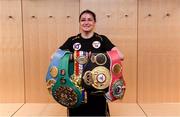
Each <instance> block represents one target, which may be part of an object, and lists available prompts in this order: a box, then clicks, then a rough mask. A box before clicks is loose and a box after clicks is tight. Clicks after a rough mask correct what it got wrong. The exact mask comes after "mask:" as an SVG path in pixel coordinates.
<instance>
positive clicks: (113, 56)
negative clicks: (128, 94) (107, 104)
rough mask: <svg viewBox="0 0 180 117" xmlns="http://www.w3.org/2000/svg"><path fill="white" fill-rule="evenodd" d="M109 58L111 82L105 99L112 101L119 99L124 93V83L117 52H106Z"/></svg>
mask: <svg viewBox="0 0 180 117" xmlns="http://www.w3.org/2000/svg"><path fill="white" fill-rule="evenodd" d="M107 54H108V56H109V58H110V71H111V78H112V79H111V82H110V86H109V91H108V92H107V93H106V94H105V97H106V98H107V99H108V100H110V101H114V100H116V99H121V98H122V97H123V96H124V93H125V82H124V79H123V74H122V64H121V59H120V56H119V54H118V51H116V50H112V51H108V52H107Z"/></svg>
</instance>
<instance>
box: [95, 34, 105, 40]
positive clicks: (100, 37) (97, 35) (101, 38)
mask: <svg viewBox="0 0 180 117" xmlns="http://www.w3.org/2000/svg"><path fill="white" fill-rule="evenodd" d="M95 37H97V38H99V39H100V40H101V41H103V35H99V34H98V33H95Z"/></svg>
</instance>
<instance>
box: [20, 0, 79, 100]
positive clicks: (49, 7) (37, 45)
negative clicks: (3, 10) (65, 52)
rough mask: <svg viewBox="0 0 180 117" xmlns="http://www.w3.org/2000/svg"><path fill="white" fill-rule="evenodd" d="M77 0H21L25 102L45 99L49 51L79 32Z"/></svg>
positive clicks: (46, 95)
mask: <svg viewBox="0 0 180 117" xmlns="http://www.w3.org/2000/svg"><path fill="white" fill-rule="evenodd" d="M78 16H79V0H71V1H67V0H53V1H52V0H23V24H24V42H25V63H26V64H25V79H26V81H25V83H26V84H25V85H26V102H48V101H51V100H52V99H51V96H50V95H48V91H47V89H46V84H45V76H46V72H47V69H48V65H49V63H50V56H51V55H52V53H53V52H54V51H55V50H56V49H57V48H58V47H59V46H60V45H61V44H63V43H64V41H65V40H66V39H67V38H68V37H69V36H70V35H74V34H76V33H78V31H79V28H78Z"/></svg>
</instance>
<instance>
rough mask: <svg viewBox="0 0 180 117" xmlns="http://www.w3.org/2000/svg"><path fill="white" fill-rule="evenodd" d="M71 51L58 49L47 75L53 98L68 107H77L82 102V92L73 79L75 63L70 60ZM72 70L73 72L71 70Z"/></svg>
mask: <svg viewBox="0 0 180 117" xmlns="http://www.w3.org/2000/svg"><path fill="white" fill-rule="evenodd" d="M70 54H71V53H70V52H69V51H63V50H58V51H57V52H56V53H55V54H54V56H53V58H52V61H51V63H50V65H49V68H48V73H47V76H46V82H47V88H48V89H49V91H50V93H51V94H52V96H53V98H54V99H55V100H56V101H57V102H58V103H60V104H61V105H63V106H66V107H68V108H73V107H77V106H79V105H80V104H81V101H82V94H81V91H80V89H79V88H78V87H76V85H75V84H74V83H73V82H72V81H71V79H70V76H71V75H72V74H73V70H70V69H73V63H71V62H70V61H69V59H70ZM70 71H71V72H70Z"/></svg>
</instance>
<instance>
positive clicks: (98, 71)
mask: <svg viewBox="0 0 180 117" xmlns="http://www.w3.org/2000/svg"><path fill="white" fill-rule="evenodd" d="M110 81H111V76H110V72H109V59H108V57H107V55H106V54H105V53H92V54H91V57H90V60H89V61H88V63H87V64H86V66H85V68H84V71H83V86H84V87H85V89H86V90H87V91H89V92H90V93H99V92H104V91H105V90H106V88H108V86H109V83H110Z"/></svg>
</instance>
